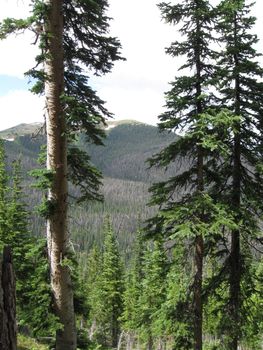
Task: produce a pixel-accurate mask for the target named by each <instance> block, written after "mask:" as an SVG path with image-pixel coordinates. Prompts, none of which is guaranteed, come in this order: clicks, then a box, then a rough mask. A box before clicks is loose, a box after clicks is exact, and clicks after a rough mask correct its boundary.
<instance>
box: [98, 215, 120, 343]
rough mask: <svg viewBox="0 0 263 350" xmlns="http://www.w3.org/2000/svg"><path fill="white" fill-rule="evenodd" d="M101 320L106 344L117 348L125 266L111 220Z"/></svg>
mask: <svg viewBox="0 0 263 350" xmlns="http://www.w3.org/2000/svg"><path fill="white" fill-rule="evenodd" d="M100 283H101V284H100V297H101V301H100V303H101V318H100V322H101V325H102V327H103V330H104V337H105V343H106V344H108V345H109V346H112V347H113V348H116V347H117V344H118V337H119V334H120V316H121V314H122V311H123V299H122V298H123V289H124V285H123V284H124V281H123V266H122V262H121V259H120V254H119V251H118V247H117V242H116V238H115V236H114V232H113V230H112V226H111V224H110V221H109V219H107V221H106V227H105V241H104V251H103V263H102V274H101V282H100Z"/></svg>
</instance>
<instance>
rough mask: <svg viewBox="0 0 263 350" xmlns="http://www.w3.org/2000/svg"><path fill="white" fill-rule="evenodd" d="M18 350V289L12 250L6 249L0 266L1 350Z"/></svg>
mask: <svg viewBox="0 0 263 350" xmlns="http://www.w3.org/2000/svg"><path fill="white" fill-rule="evenodd" d="M16 349H17V327H16V289H15V274H14V271H13V264H12V257H11V250H10V248H9V247H5V248H4V252H3V260H2V262H1V264H0V350H16Z"/></svg>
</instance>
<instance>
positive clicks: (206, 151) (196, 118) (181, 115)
mask: <svg viewBox="0 0 263 350" xmlns="http://www.w3.org/2000/svg"><path fill="white" fill-rule="evenodd" d="M159 7H160V9H161V12H162V16H163V18H164V20H166V21H167V22H168V23H171V24H176V25H178V24H179V25H180V29H179V32H180V34H181V35H182V37H183V38H184V41H182V42H177V41H176V42H173V43H172V44H171V46H170V47H169V48H168V49H167V50H166V51H167V53H168V54H170V55H172V56H174V57H176V56H183V57H185V63H184V64H183V66H182V67H181V70H183V69H186V70H187V75H181V76H179V77H176V78H175V81H174V82H172V83H171V90H170V91H169V92H168V93H166V107H167V112H165V113H163V114H162V115H161V116H160V117H159V119H160V123H159V127H160V129H161V130H169V131H172V132H174V131H176V132H181V133H182V137H180V138H178V139H177V140H176V141H175V142H173V143H172V144H170V145H169V146H168V147H166V148H165V149H164V150H162V151H161V152H160V153H159V154H157V155H156V156H154V157H153V158H152V159H151V160H150V164H151V165H155V166H156V165H157V166H162V167H168V166H169V165H170V163H172V162H173V161H174V160H175V159H176V158H177V159H180V160H181V164H182V169H178V170H177V174H176V175H175V176H174V177H171V178H170V179H169V180H167V181H164V182H161V183H159V184H155V185H154V186H153V187H152V189H151V191H152V193H153V197H152V198H153V199H152V204H157V205H159V206H160V210H159V213H158V215H157V216H156V217H155V218H154V219H153V220H150V224H149V230H150V232H152V234H159V233H161V234H163V235H164V236H165V237H166V238H167V239H171V238H172V239H176V240H179V242H180V244H181V240H185V244H186V245H188V246H189V250H191V251H192V255H193V256H194V264H193V266H194V270H193V271H192V274H193V278H192V281H191V282H190V285H189V286H188V289H189V290H191V291H192V293H188V292H186V293H187V295H189V300H188V302H189V304H190V305H193V309H192V313H189V314H188V315H189V317H190V318H189V320H188V322H189V323H190V324H191V325H192V329H193V332H192V333H193V348H194V349H195V350H200V349H202V309H203V305H202V284H203V265H204V257H205V256H204V255H205V246H204V243H205V242H204V238H206V240H208V237H209V236H210V235H214V234H218V232H216V231H218V230H216V229H215V228H216V227H219V226H220V221H222V219H223V217H222V216H221V214H222V211H223V212H226V211H225V210H224V208H222V207H221V206H220V205H219V206H218V207H217V204H216V203H215V202H214V199H213V198H212V197H211V196H210V195H209V191H208V189H209V186H210V184H211V182H212V179H214V178H216V176H215V172H214V167H213V159H220V157H219V155H220V154H221V152H224V151H225V148H224V142H223V140H224V138H225V137H227V135H228V132H229V131H230V130H231V127H232V117H231V116H230V115H228V113H226V112H224V111H222V112H221V115H220V117H218V115H217V111H216V109H215V110H214V107H215V100H214V95H213V89H211V86H212V85H213V78H214V73H215V69H214V66H213V63H214V58H215V52H214V51H213V50H212V49H211V43H212V42H213V41H214V37H213V18H214V12H213V11H212V8H211V6H210V5H209V2H208V1H206V0H192V1H182V2H180V3H178V4H176V5H171V4H170V3H169V4H167V3H161V4H160V5H159ZM187 163H188V164H190V165H189V166H188V165H187ZM211 163H212V164H211ZM230 219H231V218H230ZM216 222H217V223H216ZM211 227H214V228H212V229H210V228H211ZM189 256H191V254H190V255H189ZM189 264H190V265H192V264H191V262H190V261H189ZM191 299H192V301H190V300H191ZM191 314H192V315H193V317H191Z"/></svg>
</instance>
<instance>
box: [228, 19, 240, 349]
mask: <svg viewBox="0 0 263 350" xmlns="http://www.w3.org/2000/svg"><path fill="white" fill-rule="evenodd" d="M237 30H238V28H237V18H236V16H235V19H234V38H235V46H236V47H238V43H237ZM234 63H235V68H236V70H237V71H238V69H237V68H238V66H239V59H238V54H235V55H234ZM235 114H236V115H240V77H239V73H237V75H236V77H235ZM240 129H241V126H240V122H238V125H236V134H235V137H234V151H233V159H234V162H233V195H232V202H233V203H232V204H233V208H234V211H236V215H238V214H237V213H238V211H239V208H240V203H241V173H240V171H241V136H240ZM238 220H239V218H238V217H237V221H238ZM240 263H241V262H240V231H239V230H233V231H232V233H231V251H230V264H231V265H230V278H229V283H230V310H229V312H230V319H231V333H230V338H231V339H230V342H229V349H230V350H237V349H238V340H239V334H240V317H239V314H240V283H241V268H240Z"/></svg>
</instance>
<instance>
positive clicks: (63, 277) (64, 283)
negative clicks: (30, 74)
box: [45, 0, 76, 350]
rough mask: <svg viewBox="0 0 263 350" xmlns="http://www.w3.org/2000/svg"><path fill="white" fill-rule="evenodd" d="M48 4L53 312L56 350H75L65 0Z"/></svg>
mask: <svg viewBox="0 0 263 350" xmlns="http://www.w3.org/2000/svg"><path fill="white" fill-rule="evenodd" d="M45 3H46V4H47V6H48V16H47V20H46V24H45V33H46V36H47V37H46V40H47V56H46V60H45V74H46V77H47V78H46V81H45V97H46V108H47V116H46V129H47V169H48V170H50V171H51V172H52V174H53V175H52V184H51V187H50V189H49V191H48V203H49V205H50V212H49V213H48V219H47V241H48V252H49V260H50V274H51V288H52V293H53V298H54V310H55V313H56V315H57V316H58V318H59V321H60V323H61V324H62V329H60V330H58V331H57V334H56V350H75V349H76V327H75V316H74V307H73V290H72V281H71V276H70V270H69V267H68V266H67V260H66V257H67V251H68V248H69V235H68V227H67V210H68V208H67V207H68V205H67V200H68V183H67V139H66V121H65V115H64V111H63V104H62V102H61V96H62V95H63V93H64V65H63V57H64V53H63V0H45Z"/></svg>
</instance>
